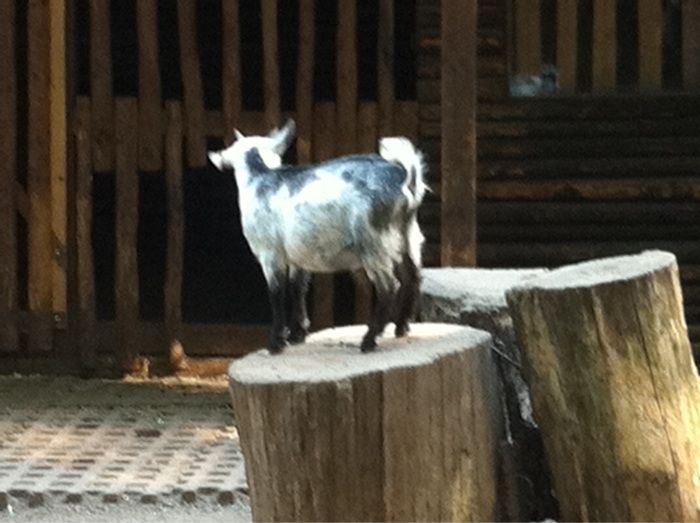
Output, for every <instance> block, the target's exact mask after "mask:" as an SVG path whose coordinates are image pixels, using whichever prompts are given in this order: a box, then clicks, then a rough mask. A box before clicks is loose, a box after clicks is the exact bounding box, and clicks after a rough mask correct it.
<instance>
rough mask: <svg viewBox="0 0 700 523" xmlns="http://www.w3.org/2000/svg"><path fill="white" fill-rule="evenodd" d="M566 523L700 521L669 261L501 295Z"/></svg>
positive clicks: (696, 438)
mask: <svg viewBox="0 0 700 523" xmlns="http://www.w3.org/2000/svg"><path fill="white" fill-rule="evenodd" d="M507 297H508V303H509V307H510V310H511V314H512V316H513V320H514V322H515V327H516V332H517V334H518V338H519V340H520V346H521V347H522V349H523V351H524V357H525V359H526V362H527V365H526V373H527V376H528V382H529V383H530V386H531V393H532V399H533V408H534V414H535V418H536V420H537V423H538V425H539V426H540V428H541V429H542V434H543V437H544V443H545V449H546V452H547V454H548V458H549V465H550V468H551V471H552V476H553V480H554V486H555V490H556V494H557V498H558V499H559V503H560V507H561V517H562V519H563V520H566V521H583V520H585V521H696V520H697V519H698V518H699V517H700V511H699V509H698V507H699V506H700V505H699V501H700V485H698V483H697V481H696V478H697V473H698V471H697V467H698V462H699V461H700V388H699V387H698V376H697V371H696V370H695V366H694V364H693V361H692V355H691V349H690V344H689V342H688V336H687V332H686V327H685V321H684V320H683V309H682V298H681V290H680V285H679V282H678V269H677V266H676V262H675V258H674V256H673V255H672V254H670V253H664V252H659V251H654V252H647V253H643V254H641V255H636V256H631V257H618V258H612V259H605V260H595V261H592V262H586V263H583V264H580V265H576V266H570V267H565V268H562V269H559V270H556V271H553V272H551V273H549V274H546V275H543V276H539V277H536V278H534V279H532V280H530V281H529V282H528V284H527V286H525V287H523V288H520V289H513V290H511V291H509V292H508V293H507Z"/></svg>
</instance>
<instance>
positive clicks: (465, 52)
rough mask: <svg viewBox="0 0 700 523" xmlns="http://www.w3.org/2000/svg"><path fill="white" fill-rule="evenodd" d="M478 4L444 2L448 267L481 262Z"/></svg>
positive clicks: (444, 238) (443, 246) (443, 247)
mask: <svg viewBox="0 0 700 523" xmlns="http://www.w3.org/2000/svg"><path fill="white" fill-rule="evenodd" d="M476 29H477V3H476V2H463V1H461V0H443V2H442V86H441V96H442V161H441V164H442V184H441V186H442V203H441V213H440V217H441V229H440V231H441V242H440V253H441V262H442V265H450V266H462V265H475V264H476V108H477V105H476V104H477V100H476V84H477V74H476V45H477V44H476V43H477V40H476Z"/></svg>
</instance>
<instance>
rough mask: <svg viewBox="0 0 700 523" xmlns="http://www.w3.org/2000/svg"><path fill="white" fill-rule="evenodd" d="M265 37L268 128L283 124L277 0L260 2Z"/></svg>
mask: <svg viewBox="0 0 700 523" xmlns="http://www.w3.org/2000/svg"><path fill="white" fill-rule="evenodd" d="M260 8H261V16H262V38H263V83H264V93H265V124H266V125H267V128H268V129H272V128H273V127H278V126H279V125H281V120H282V115H281V114H280V111H281V108H280V72H279V66H278V62H277V55H278V51H277V40H278V38H277V0H265V1H264V2H260Z"/></svg>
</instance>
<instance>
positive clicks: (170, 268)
mask: <svg viewBox="0 0 700 523" xmlns="http://www.w3.org/2000/svg"><path fill="white" fill-rule="evenodd" d="M165 108H166V117H167V123H166V134H165V183H166V189H167V202H168V243H167V250H166V261H165V286H164V289H163V294H164V300H165V325H166V328H167V330H168V332H169V333H170V336H171V338H173V339H178V338H179V337H180V335H181V329H182V277H183V269H184V267H183V264H184V244H185V214H184V212H185V209H184V194H183V187H182V110H181V107H180V104H179V102H173V101H170V102H166V106H165Z"/></svg>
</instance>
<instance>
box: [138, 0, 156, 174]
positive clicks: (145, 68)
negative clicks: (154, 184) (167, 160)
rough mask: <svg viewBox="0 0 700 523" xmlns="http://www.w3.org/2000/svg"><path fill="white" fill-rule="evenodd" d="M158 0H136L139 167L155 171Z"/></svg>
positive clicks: (143, 169)
mask: <svg viewBox="0 0 700 523" xmlns="http://www.w3.org/2000/svg"><path fill="white" fill-rule="evenodd" d="M157 17H158V3H157V1H156V0H138V1H137V3H136V27H137V34H138V44H139V168H140V169H141V170H142V171H158V170H160V168H161V166H162V165H163V129H162V121H163V108H162V103H161V96H160V68H159V65H158V18H157Z"/></svg>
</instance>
